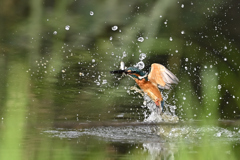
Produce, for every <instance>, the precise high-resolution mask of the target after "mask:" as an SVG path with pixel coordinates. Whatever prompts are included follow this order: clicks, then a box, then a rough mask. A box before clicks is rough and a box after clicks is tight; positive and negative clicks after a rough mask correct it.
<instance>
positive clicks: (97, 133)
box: [42, 122, 240, 159]
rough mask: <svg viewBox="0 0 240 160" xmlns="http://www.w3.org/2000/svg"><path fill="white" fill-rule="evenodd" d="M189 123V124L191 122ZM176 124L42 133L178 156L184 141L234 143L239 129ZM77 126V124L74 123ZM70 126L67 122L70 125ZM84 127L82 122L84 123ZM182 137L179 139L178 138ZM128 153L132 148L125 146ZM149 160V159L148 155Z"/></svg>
mask: <svg viewBox="0 0 240 160" xmlns="http://www.w3.org/2000/svg"><path fill="white" fill-rule="evenodd" d="M191 123H192V124H191ZM191 123H185V122H181V123H179V124H166V123H162V124H161V123H160V124H149V123H118V124H116V123H112V124H108V125H107V126H101V125H100V126H97V127H96V124H95V127H94V125H93V126H92V127H91V124H89V126H87V128H82V129H67V130H66V129H64V128H55V129H52V130H45V131H43V132H42V133H43V134H46V135H48V136H49V137H52V138H59V139H69V140H71V141H78V140H79V139H81V137H89V138H91V137H95V138H96V139H98V140H99V141H100V140H101V141H104V142H106V143H111V144H112V145H113V146H115V145H116V146H117V145H119V144H122V147H123V146H124V148H131V146H136V148H137V149H141V150H143V151H144V152H146V153H147V154H148V156H149V157H159V156H160V155H161V156H164V157H168V156H172V157H173V159H174V157H176V156H177V155H178V152H179V148H181V146H182V145H183V144H185V143H187V144H188V145H191V146H195V147H201V145H202V140H203V139H204V137H206V136H207V137H208V138H209V140H210V143H208V144H209V145H210V146H214V147H215V148H217V149H219V147H220V146H215V145H216V144H218V143H224V144H225V145H226V144H228V145H232V146H235V145H237V144H234V142H236V141H239V140H240V129H239V128H235V129H233V130H229V129H226V128H222V127H215V126H203V127H199V126H198V124H199V122H191ZM78 125H79V126H81V124H78ZM70 126H71V125H70ZM85 127H86V124H85ZM180 139H182V140H180ZM127 150H128V151H129V152H130V151H131V150H132V148H131V149H127ZM188 152H189V153H191V152H197V151H196V150H195V148H188ZM150 159H151V158H150Z"/></svg>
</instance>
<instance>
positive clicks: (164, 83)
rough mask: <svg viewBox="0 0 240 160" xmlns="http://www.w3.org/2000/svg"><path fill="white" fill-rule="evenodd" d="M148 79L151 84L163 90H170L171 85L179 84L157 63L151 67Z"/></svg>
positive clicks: (172, 75)
mask: <svg viewBox="0 0 240 160" xmlns="http://www.w3.org/2000/svg"><path fill="white" fill-rule="evenodd" d="M148 79H149V81H151V82H152V83H153V84H155V85H159V86H160V88H163V89H170V87H171V84H177V83H178V82H179V80H178V78H177V77H176V76H175V75H174V74H173V73H172V72H171V71H169V70H168V69H167V68H165V67H164V66H163V65H161V64H157V63H153V64H152V65H151V71H150V73H149V75H148Z"/></svg>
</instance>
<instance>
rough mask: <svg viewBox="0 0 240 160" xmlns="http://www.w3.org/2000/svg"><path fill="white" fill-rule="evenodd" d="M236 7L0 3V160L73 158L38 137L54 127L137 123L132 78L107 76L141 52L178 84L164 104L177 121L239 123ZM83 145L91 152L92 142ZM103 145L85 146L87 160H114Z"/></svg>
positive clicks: (169, 0)
mask: <svg viewBox="0 0 240 160" xmlns="http://www.w3.org/2000/svg"><path fill="white" fill-rule="evenodd" d="M239 7H240V3H239V2H238V1H237V0H231V1H223V0H210V1H189V0H180V1H175V0H150V1H147V0H128V1H117V0H99V1H97V0H88V1H83V0H58V1H45V0H32V1H30V0H22V1H17V0H1V1H0V24H1V25H0V74H1V76H0V106H1V107H0V118H1V146H0V147H1V148H0V149H1V156H2V158H4V159H9V157H8V156H10V159H21V158H24V159H46V158H47V159H48V158H49V159H60V158H62V159H71V155H75V156H76V155H78V154H80V153H78V154H73V153H72V152H74V153H75V152H77V150H78V149H77V148H76V147H72V145H73V144H68V142H65V141H67V140H64V141H58V138H52V139H51V140H48V138H47V136H46V137H45V135H42V131H43V130H46V129H48V128H49V127H50V128H51V127H53V126H54V124H55V123H64V122H81V123H87V122H99V121H100V122H119V123H120V122H136V121H138V122H142V121H143V119H144V112H145V110H146V108H143V107H142V105H143V98H142V97H141V96H140V95H139V94H137V93H136V94H134V92H133V91H131V90H130V87H131V86H133V85H134V81H132V80H131V79H129V78H128V77H125V78H122V79H121V80H119V79H118V78H119V77H117V76H113V75H110V74H109V71H110V70H115V69H118V68H119V63H120V61H124V62H125V63H126V66H133V65H135V64H136V63H138V62H139V61H140V59H139V56H140V54H143V53H144V54H146V58H145V59H143V62H144V64H145V68H144V70H146V71H147V70H148V68H149V67H150V65H151V64H152V63H160V64H163V65H164V66H166V67H167V68H168V69H169V70H171V71H172V72H173V73H174V74H175V75H176V76H177V77H178V78H179V80H180V83H179V84H178V85H177V86H174V87H173V89H172V90H171V92H170V93H169V94H168V99H167V101H166V103H167V104H169V105H173V106H176V115H177V116H178V117H179V118H180V120H181V121H188V120H203V119H204V120H208V119H209V120H210V119H211V120H217V119H223V120H229V119H237V118H239V115H240V101H239V97H240V90H239V88H240V87H239V78H240V74H239V69H240V65H239V64H240V58H239V57H240V56H239V54H240V53H239V45H238V44H239V43H240V38H239V36H240V30H239V28H240V22H239V20H238V18H239V16H240V13H239ZM82 139H85V138H84V137H83V138H82ZM86 139H89V138H86ZM90 139H91V140H86V142H85V143H86V144H90V146H92V145H91V144H95V143H96V142H98V141H99V140H98V139H97V140H96V139H94V138H93V139H92V138H90ZM23 142H24V143H23ZM66 143H67V144H66ZM71 143H73V142H71ZM85 143H83V144H85ZM102 143H104V144H105V143H106V142H105V141H100V142H98V145H99V146H94V147H90V149H89V150H90V151H89V150H87V149H86V150H87V151H88V152H89V153H91V152H93V153H96V154H93V155H89V157H90V158H91V159H92V158H93V157H94V156H96V157H101V156H102V157H103V159H105V158H106V154H107V155H108V154H109V155H110V159H115V158H111V154H113V155H114V153H112V152H111V151H112V149H111V146H110V148H109V146H108V145H107V147H106V148H105V149H102V150H101V149H100V150H99V148H101V144H102ZM20 144H22V145H20ZM74 144H75V143H74ZM24 145H26V146H24ZM118 145H119V144H118ZM131 145H132V144H131ZM131 145H130V146H131ZM135 145H136V144H135ZM135 145H133V146H132V147H130V148H135V147H136V146H135ZM46 146H47V147H46ZM61 146H62V147H61ZM70 146H71V147H70ZM54 147H59V148H60V149H59V150H61V151H64V152H61V153H66V154H64V156H65V157H64V156H61V154H60V156H59V155H58V154H56V155H55V154H54V153H55V152H57V151H58V149H56V150H53V151H51V149H52V148H54ZM115 147H116V146H115ZM124 147H125V150H124V151H121V152H120V153H119V154H121V155H122V154H123V155H124V154H125V153H127V152H128V151H127V150H128V149H129V148H128V149H126V146H124ZM124 147H123V148H124ZM71 148H74V149H71ZM118 148H121V147H118ZM183 148H184V147H183ZM79 150H81V151H82V152H83V151H84V148H80V149H79ZM223 150H224V151H225V148H224V149H223ZM6 151H7V152H6ZM12 151H14V154H13V153H12ZM184 151H185V150H184ZM82 152H81V155H83V154H82ZM109 152H111V154H110V153H109ZM138 152H141V151H135V153H137V154H136V156H135V157H130V158H138V157H137V156H138V155H139V154H138ZM3 153H4V154H3ZM30 153H31V154H30ZM84 153H85V152H84ZM143 154H145V153H143ZM134 155H135V154H134ZM58 156H59V157H58ZM140 156H141V155H140ZM76 157H77V158H78V156H76ZM76 157H75V158H76ZM123 157H124V156H123ZM179 157H180V159H181V157H182V158H186V157H184V156H181V154H180V156H179ZM108 158H109V157H108ZM127 158H129V157H127ZM188 158H189V157H188ZM84 159H87V157H84Z"/></svg>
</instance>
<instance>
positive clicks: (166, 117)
mask: <svg viewBox="0 0 240 160" xmlns="http://www.w3.org/2000/svg"><path fill="white" fill-rule="evenodd" d="M167 98H168V94H167V93H165V94H163V100H164V102H165V105H164V108H163V113H162V114H160V113H161V111H160V109H159V108H158V107H157V106H156V104H155V103H154V102H153V101H152V100H151V99H150V98H149V97H148V96H147V95H146V94H145V95H144V103H143V106H142V107H143V108H147V109H148V111H145V112H144V116H145V117H144V122H155V123H158V122H172V123H177V122H178V121H179V118H178V117H177V116H176V115H175V109H176V106H174V105H170V104H167V103H166V100H167Z"/></svg>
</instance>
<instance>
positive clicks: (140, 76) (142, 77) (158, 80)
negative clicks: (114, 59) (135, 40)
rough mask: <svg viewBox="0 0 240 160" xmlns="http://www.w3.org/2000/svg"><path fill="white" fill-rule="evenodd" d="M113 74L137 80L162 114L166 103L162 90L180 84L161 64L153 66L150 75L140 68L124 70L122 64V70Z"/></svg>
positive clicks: (112, 72) (122, 64)
mask: <svg viewBox="0 0 240 160" xmlns="http://www.w3.org/2000/svg"><path fill="white" fill-rule="evenodd" d="M110 73H111V74H126V75H128V76H129V77H131V78H132V79H134V80H135V82H136V84H137V85H138V86H139V87H140V88H141V90H142V91H143V92H144V93H146V94H147V95H148V96H149V97H150V98H151V100H152V101H153V102H155V104H156V106H157V107H159V109H160V113H162V110H163V107H164V101H163V97H162V94H161V91H160V89H161V90H163V89H170V88H171V86H172V84H178V82H179V79H178V78H177V77H176V76H175V75H174V74H173V73H172V72H171V71H169V70H168V69H167V68H166V67H164V66H163V65H161V64H159V63H153V64H151V67H150V69H149V74H148V73H147V72H144V71H142V70H140V69H139V68H138V67H128V68H126V69H124V63H123V62H121V67H120V70H115V71H110Z"/></svg>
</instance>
